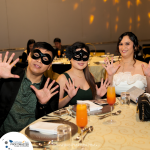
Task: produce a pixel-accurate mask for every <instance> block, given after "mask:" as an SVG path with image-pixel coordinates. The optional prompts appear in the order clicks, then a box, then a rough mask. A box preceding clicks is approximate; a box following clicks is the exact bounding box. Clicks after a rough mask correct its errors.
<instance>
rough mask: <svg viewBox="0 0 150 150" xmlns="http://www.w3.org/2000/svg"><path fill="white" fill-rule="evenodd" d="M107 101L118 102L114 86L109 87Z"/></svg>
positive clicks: (110, 103)
mask: <svg viewBox="0 0 150 150" xmlns="http://www.w3.org/2000/svg"><path fill="white" fill-rule="evenodd" d="M107 102H108V104H109V105H113V104H114V103H115V102H116V93H115V87H114V86H109V87H108V88H107Z"/></svg>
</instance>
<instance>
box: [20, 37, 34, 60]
mask: <svg viewBox="0 0 150 150" xmlns="http://www.w3.org/2000/svg"><path fill="white" fill-rule="evenodd" d="M34 43H35V40H34V39H29V40H28V42H27V49H26V50H25V51H24V52H23V53H22V56H21V59H22V62H24V63H25V62H27V57H28V55H29V53H30V51H31V50H32V49H33V46H34Z"/></svg>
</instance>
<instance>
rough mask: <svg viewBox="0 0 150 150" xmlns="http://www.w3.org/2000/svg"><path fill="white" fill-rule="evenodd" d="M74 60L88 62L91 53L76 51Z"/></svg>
mask: <svg viewBox="0 0 150 150" xmlns="http://www.w3.org/2000/svg"><path fill="white" fill-rule="evenodd" d="M73 59H74V60H76V61H81V60H83V61H88V59H89V53H87V52H85V51H84V50H82V49H81V50H80V51H75V52H74V55H73Z"/></svg>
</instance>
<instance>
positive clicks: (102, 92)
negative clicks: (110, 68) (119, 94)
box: [96, 78, 110, 97]
mask: <svg viewBox="0 0 150 150" xmlns="http://www.w3.org/2000/svg"><path fill="white" fill-rule="evenodd" d="M109 84H110V82H108V79H106V80H105V82H104V83H103V78H102V79H101V86H100V88H98V87H97V85H96V94H97V95H98V96H100V97H103V96H104V95H105V94H106V92H107V87H108V86H109Z"/></svg>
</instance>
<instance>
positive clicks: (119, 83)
mask: <svg viewBox="0 0 150 150" xmlns="http://www.w3.org/2000/svg"><path fill="white" fill-rule="evenodd" d="M113 86H115V90H116V94H118V95H120V94H121V92H126V91H127V90H129V89H130V88H132V87H133V86H136V87H137V88H140V89H142V90H145V87H147V81H146V76H143V75H140V74H134V75H131V72H119V73H117V74H115V75H114V77H113Z"/></svg>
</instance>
